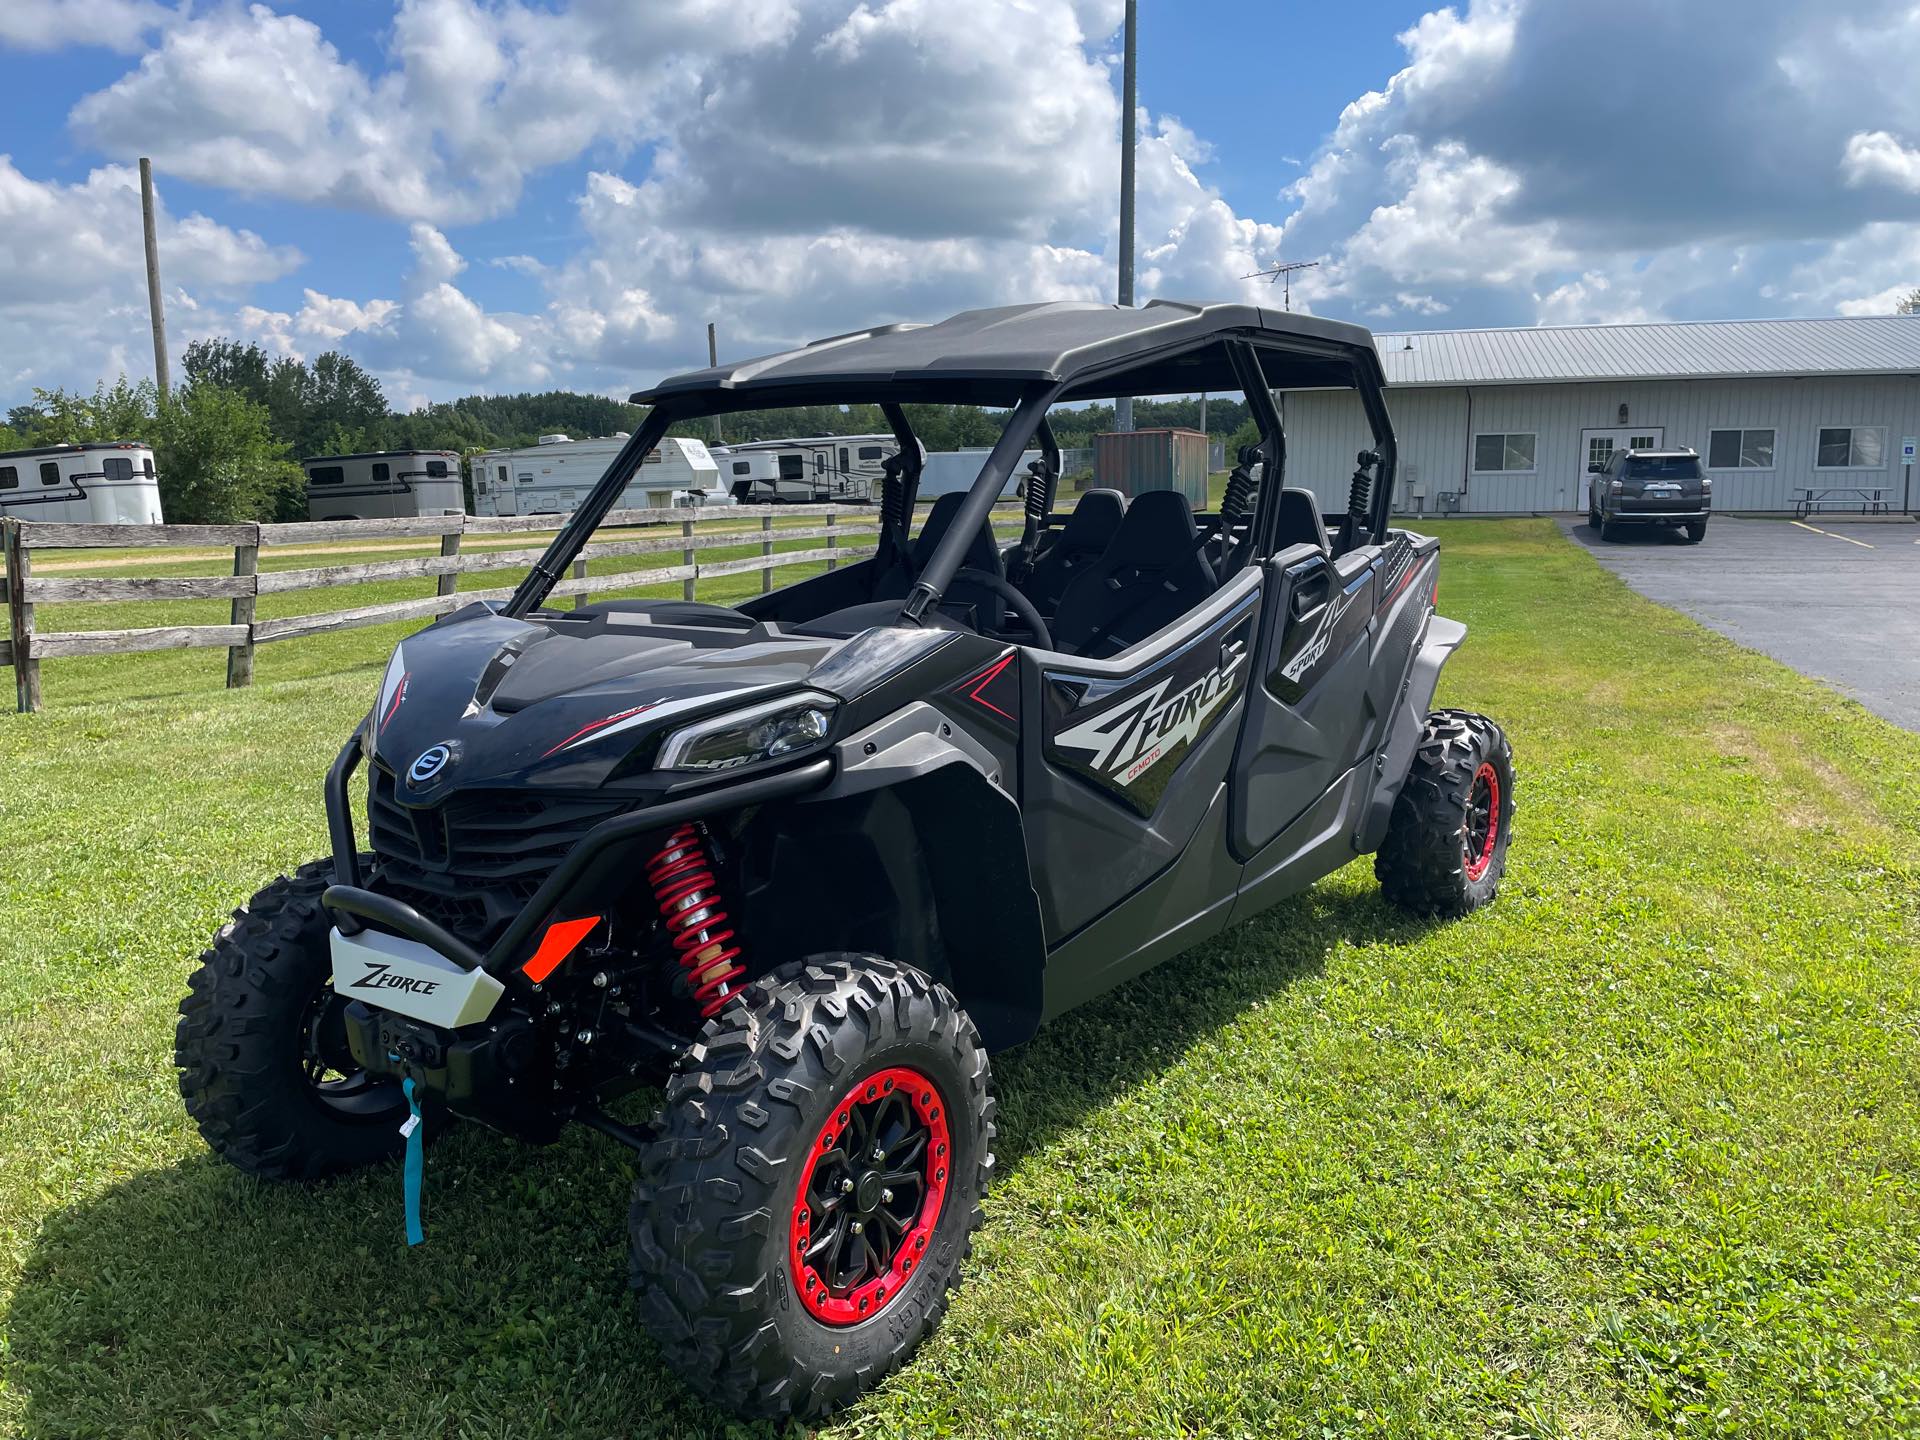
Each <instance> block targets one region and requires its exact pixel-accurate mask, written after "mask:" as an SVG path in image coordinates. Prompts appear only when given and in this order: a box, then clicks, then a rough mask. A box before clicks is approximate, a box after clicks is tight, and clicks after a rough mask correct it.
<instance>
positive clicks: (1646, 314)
mask: <svg viewBox="0 0 1920 1440" xmlns="http://www.w3.org/2000/svg"><path fill="white" fill-rule="evenodd" d="M1141 10H1142V20H1141V26H1142V63H1141V88H1140V105H1141V114H1140V116H1139V125H1140V135H1141V158H1140V164H1141V191H1140V234H1139V241H1138V244H1139V255H1140V289H1141V293H1142V296H1143V298H1144V297H1145V296H1147V295H1152V294H1162V295H1173V296H1180V297H1187V298H1219V297H1227V296H1236V295H1244V296H1247V297H1248V298H1266V297H1267V294H1268V292H1266V291H1265V290H1264V289H1263V288H1262V287H1261V286H1260V285H1259V284H1258V282H1253V283H1248V282H1244V281H1242V280H1241V279H1240V277H1241V276H1242V275H1243V274H1244V273H1245V272H1246V271H1248V270H1251V269H1254V268H1257V267H1258V266H1260V265H1264V264H1267V263H1269V262H1271V261H1272V260H1273V259H1274V258H1276V257H1277V256H1280V255H1282V254H1284V255H1286V256H1287V258H1290V259H1300V260H1315V261H1318V262H1319V268H1318V269H1316V270H1315V271H1313V272H1311V273H1310V274H1308V275H1306V276H1303V277H1301V279H1300V283H1299V284H1298V285H1297V287H1296V289H1295V299H1296V304H1297V305H1298V306H1299V307H1301V308H1309V309H1312V310H1315V311H1316V312H1319V313H1324V314H1331V315H1338V316H1341V317H1343V318H1351V319H1357V320H1360V321H1363V322H1364V323H1368V324H1371V325H1373V326H1375V327H1376V328H1377V329H1383V330H1390V329H1394V328H1396V327H1404V328H1431V327H1437V326H1448V325H1479V324H1523V325H1524V324H1539V323H1583V322H1591V321H1607V320H1625V319H1646V318H1671V319H1690V318H1708V317H1722V316H1730V315H1767V314H1830V313H1836V312H1848V311H1853V310H1863V311H1864V310H1884V309H1887V308H1890V306H1891V304H1892V303H1893V301H1894V299H1895V298H1897V296H1898V295H1899V294H1901V293H1904V290H1905V289H1906V288H1909V287H1911V286H1913V285H1915V284H1920V241H1917V240H1916V239H1914V238H1912V237H1913V236H1915V234H1916V233H1920V232H1916V228H1915V225H1914V221H1915V220H1917V219H1920V99H1916V98H1909V93H1910V92H1920V87H1915V86H1913V85H1912V84H1911V83H1909V80H1908V77H1909V76H1911V75H1912V74H1914V73H1920V19H1916V18H1915V12H1912V11H1911V10H1910V9H1909V8H1908V7H1907V6H1906V5H1905V4H1904V3H1893V0H1847V3H1841V4H1837V5H1835V4H1828V5H1825V6H1822V7H1819V8H1818V9H1815V8H1814V7H1810V6H1806V5H1803V4H1798V3H1787V0H1737V3H1736V0H1692V3H1690V4H1688V5H1684V6H1676V5H1672V4H1670V3H1665V0H1606V3H1602V0H1553V3H1546V0H1474V3H1469V4H1464V5H1461V6H1459V7H1457V8H1451V9H1439V8H1432V7H1428V6H1423V5H1419V4H1384V3H1382V4H1360V5H1350V6H1326V5H1305V4H1295V3H1279V4H1276V3H1267V4H1257V3H1250V0H1211V3H1197V4H1189V5H1182V6H1174V5H1172V4H1169V3H1165V0H1143V3H1142V5H1141ZM1119 14H1120V5H1119V3H1118V0H970V3H969V4H968V5H966V6H958V5H954V4H952V3H950V0H864V3H861V0H650V3H648V4H646V5H644V6H635V5H632V4H630V3H627V0H541V3H538V4H533V3H527V0H394V3H385V0H335V3H326V4H321V3H300V4H286V3H275V4H256V5H252V6H247V5H241V4H232V3H207V0H186V3H183V0H7V3H6V4H5V5H0V155H4V156H6V157H7V160H6V162H5V164H4V165H0V404H8V403H15V402H17V401H19V400H22V399H25V398H27V395H28V393H29V392H30V390H31V388H32V387H34V386H53V385H68V386H73V385H79V386H83V387H84V386H90V385H91V383H92V382H93V380H94V379H95V378H97V377H99V376H101V375H108V376H110V375H112V374H113V373H115V372H116V371H118V370H120V369H125V370H127V371H128V372H130V373H132V374H135V375H140V374H143V373H146V372H147V371H148V370H149V369H150V365H151V361H150V357H149V355H148V353H147V345H146V338H145V334H144V324H143V321H144V295H143V292H142V289H141V285H140V275H139V254H138V223H139V222H138V211H137V203H136V202H135V200H134V198H133V197H134V190H133V185H132V175H131V171H132V165H133V162H134V160H135V159H136V158H137V156H138V155H140V154H142V153H146V154H151V155H152V156H153V157H154V160H155V164H156V168H157V171H158V173H159V177H160V190H161V198H162V202H163V207H164V212H165V213H164V216H163V223H162V242H163V269H164V278H165V286H166V290H167V294H168V302H169V331H170V339H171V340H172V342H173V348H174V349H175V350H176V351H178V350H179V349H181V348H183V347H184V345H185V344H186V343H187V342H188V341H190V340H192V339H194V338H197V337H199V336H202V335H210V334H223V335H233V336H237V337H239V338H242V339H250V340H257V341H259V342H260V343H261V344H262V345H265V346H266V347H268V348H269V349H271V350H273V351H275V352H276V353H288V354H299V355H307V356H310V355H312V354H315V353H318V352H319V351H321V350H324V349H328V348H340V349H344V350H346V351H348V352H349V353H352V354H354V355H355V356H356V357H357V358H359V359H361V360H362V361H363V363H365V364H367V365H369V366H370V367H371V368H373V369H374V370H375V371H376V373H378V374H379V375H380V376H381V377H382V379H383V380H384V381H385V383H386V385H387V388H388V392H389V395H390V398H392V399H393V400H395V401H396V402H398V403H401V404H409V403H417V402H419V401H421V400H424V399H427V398H444V397H447V396H451V395H456V394H461V393H466V392H469V391H475V390H487V391H503V390H516V389H523V388H540V387H545V386H549V385H564V386H569V387H573V388H580V389H592V390H601V391H608V392H619V391H623V390H625V389H629V388H632V387H633V386H634V385H636V384H640V383H644V382H645V381H646V380H648V379H650V378H651V377H652V376H654V375H657V374H659V373H661V372H663V371H667V370H672V369H675V368H680V367H681V366H684V365H686V364H689V363H692V362H694V361H697V360H699V359H701V358H702V352H703V350H704V327H705V323H706V321H707V320H708V319H714V320H715V321H716V322H717V323H718V324H719V325H720V327H721V334H722V343H723V346H724V347H725V348H726V349H727V350H728V351H729V353H735V354H738V353H742V352H744V351H752V350H757V349H764V348H770V347H772V346H775V345H779V344H783V343H787V342H791V341H793V340H797V339H803V338H806V337H808V336H811V335H816V334H822V333H831V332H833V331H836V330H845V329H848V328H852V327H854V326H856V325H861V324H866V323H871V322H873V321H877V320H887V319H901V318H929V317H933V316H937V315H940V314H943V313H949V312H951V311H953V310H956V309H960V308H964V307H966V306H970V305H977V304H988V303H998V302H1004V301H1008V300H1015V299H1029V298H1056V297H1072V298H1086V299H1108V298H1111V295H1112V284H1113V270H1114V258H1115V251H1114V246H1115V237H1114V232H1113V207H1114V188H1115V174H1114V167H1115V165H1116V163H1117V162H1116V156H1115V149H1116V147H1115V144H1114V141H1113V136H1114V133H1115V131H1116V130H1117V126H1118V119H1119V107H1118V88H1119V73H1118V65H1117V63H1115V61H1116V54H1115V52H1116V50H1117V37H1116V36H1115V34H1114V28H1115V26H1116V25H1117V23H1118V19H1119ZM1628 54H1638V55H1648V56H1656V57H1658V59H1659V62H1660V63H1658V64H1657V65H1645V66H1638V67H1636V66H1632V65H1627V64H1624V63H1621V57H1624V56H1625V55H1628Z"/></svg>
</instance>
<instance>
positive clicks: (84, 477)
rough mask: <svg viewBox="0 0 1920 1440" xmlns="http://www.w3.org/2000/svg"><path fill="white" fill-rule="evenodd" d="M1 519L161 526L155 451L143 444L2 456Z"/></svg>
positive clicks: (123, 442)
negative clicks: (154, 470)
mask: <svg viewBox="0 0 1920 1440" xmlns="http://www.w3.org/2000/svg"><path fill="white" fill-rule="evenodd" d="M0 515H11V516H13V517H14V518H15V519H17V520H62V521H66V522H69V523H73V524H81V525H158V524H160V523H162V522H161V518H160V482H159V480H158V479H156V478H155V476H154V473H153V451H152V449H151V448H149V447H148V446H145V445H142V444H141V443H140V442H139V441H137V440H121V441H112V442H109V443H103V444H89V445H42V446H39V447H37V448H35V449H32V450H10V451H7V452H6V453H4V454H0Z"/></svg>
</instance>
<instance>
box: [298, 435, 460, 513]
mask: <svg viewBox="0 0 1920 1440" xmlns="http://www.w3.org/2000/svg"><path fill="white" fill-rule="evenodd" d="M300 468H301V469H303V470H305V471H306V472H307V517H308V518H309V519H312V520H398V519H403V518H406V517H408V516H413V515H444V514H446V513H447V512H448V511H449V510H451V511H453V512H454V513H456V514H462V515H464V514H465V513H466V509H467V501H466V496H465V495H464V494H463V493H462V492H461V489H460V457H459V456H458V455H456V454H455V453H454V452H453V451H451V450H377V451H374V452H373V453H372V454H368V455H316V456H314V457H313V458H312V459H311V460H302V461H301V462H300Z"/></svg>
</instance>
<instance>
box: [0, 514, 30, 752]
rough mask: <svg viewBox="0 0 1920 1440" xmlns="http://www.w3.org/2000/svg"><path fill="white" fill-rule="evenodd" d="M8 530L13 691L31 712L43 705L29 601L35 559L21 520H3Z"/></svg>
mask: <svg viewBox="0 0 1920 1440" xmlns="http://www.w3.org/2000/svg"><path fill="white" fill-rule="evenodd" d="M0 529H4V530H5V534H6V541H5V543H6V550H7V630H8V636H9V638H10V639H11V640H12V642H13V693H14V699H15V702H16V704H17V705H18V707H19V710H20V713H21V714H23V715H27V714H31V713H32V712H33V711H35V710H38V709H39V708H40V662H39V661H38V660H36V659H34V658H33V606H31V605H29V604H28V603H27V574H28V571H29V570H30V569H31V565H32V562H31V561H29V560H28V559H27V556H28V553H29V552H28V550H27V546H26V542H25V538H24V537H23V536H22V535H21V533H20V521H18V520H15V519H12V518H11V517H9V518H8V519H6V520H0Z"/></svg>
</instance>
